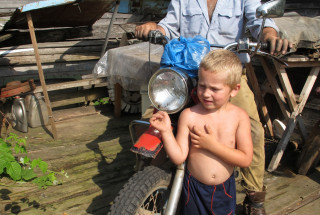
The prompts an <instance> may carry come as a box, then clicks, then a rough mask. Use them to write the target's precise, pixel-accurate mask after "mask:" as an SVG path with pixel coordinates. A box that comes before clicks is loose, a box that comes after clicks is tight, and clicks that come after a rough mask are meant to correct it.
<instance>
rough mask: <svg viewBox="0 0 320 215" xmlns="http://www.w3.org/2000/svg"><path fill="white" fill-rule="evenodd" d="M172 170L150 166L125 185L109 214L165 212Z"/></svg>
mask: <svg viewBox="0 0 320 215" xmlns="http://www.w3.org/2000/svg"><path fill="white" fill-rule="evenodd" d="M170 181H171V172H168V171H165V170H163V169H160V168H158V167H155V166H148V167H146V168H145V169H144V170H142V171H139V172H138V173H136V174H134V175H133V176H132V177H131V178H130V179H129V181H128V183H127V184H125V185H124V187H123V189H122V190H121V191H120V193H119V195H118V196H117V197H116V199H115V201H114V204H113V205H112V206H111V209H110V212H109V215H119V214H126V215H138V214H139V215H148V214H164V211H165V208H166V205H167V201H168V198H169V194H170V190H169V186H170Z"/></svg>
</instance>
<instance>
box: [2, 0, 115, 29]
mask: <svg viewBox="0 0 320 215" xmlns="http://www.w3.org/2000/svg"><path fill="white" fill-rule="evenodd" d="M115 1H116V0H46V1H39V2H33V3H30V4H26V5H24V6H22V7H21V8H18V9H17V10H16V11H15V12H14V14H13V15H12V17H11V19H10V20H9V21H8V22H7V23H6V24H5V26H4V28H3V30H6V29H27V28H28V25H27V19H26V14H25V12H27V11H29V12H30V13H31V15H32V20H33V25H34V27H35V28H50V27H76V26H91V25H93V24H94V23H95V22H96V21H97V20H98V19H100V18H101V16H102V15H103V14H104V13H106V12H107V11H109V10H111V8H112V7H113V5H114V2H115Z"/></svg>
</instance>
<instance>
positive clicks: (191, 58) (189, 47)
mask: <svg viewBox="0 0 320 215" xmlns="http://www.w3.org/2000/svg"><path fill="white" fill-rule="evenodd" d="M209 51H210V43H209V41H208V40H206V39H205V38H203V37H201V36H196V37H194V38H185V37H182V36H181V37H180V38H179V39H173V40H171V41H170V42H169V43H168V44H167V45H166V46H165V48H164V52H163V54H162V57H161V62H160V67H161V68H167V67H172V68H175V67H176V68H178V69H183V70H185V71H186V72H187V73H188V75H189V76H190V77H191V78H193V77H196V76H197V75H198V68H199V65H200V62H201V60H202V58H203V57H204V56H205V55H206V54H207V53H208V52H209Z"/></svg>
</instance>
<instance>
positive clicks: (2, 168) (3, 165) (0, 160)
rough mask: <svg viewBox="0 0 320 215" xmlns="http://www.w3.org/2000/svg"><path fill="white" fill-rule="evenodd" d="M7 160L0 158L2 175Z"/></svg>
mask: <svg viewBox="0 0 320 215" xmlns="http://www.w3.org/2000/svg"><path fill="white" fill-rule="evenodd" d="M7 162H8V161H7V160H5V159H3V158H0V175H1V174H2V173H3V171H4V168H6V166H7Z"/></svg>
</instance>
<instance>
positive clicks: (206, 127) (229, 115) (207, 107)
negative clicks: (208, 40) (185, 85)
mask: <svg viewBox="0 0 320 215" xmlns="http://www.w3.org/2000/svg"><path fill="white" fill-rule="evenodd" d="M241 73H242V65H241V62H240V60H239V59H238V57H237V56H236V55H235V54H234V53H232V52H230V51H227V50H215V51H211V52H210V53H208V54H207V55H206V56H205V57H204V58H203V60H202V62H201V63H200V67H199V72H198V76H199V81H198V89H197V95H198V97H199V100H200V103H199V104H197V105H195V106H193V107H191V108H187V109H185V110H184V111H183V112H182V113H181V115H180V118H179V122H178V131H177V135H176V137H174V134H173V133H172V130H171V121H170V118H169V116H168V114H167V113H166V112H162V111H159V112H157V113H156V114H154V115H153V116H152V117H151V118H150V123H151V125H152V126H154V127H155V128H156V129H158V130H159V131H160V132H161V135H162V139H163V143H164V147H165V150H166V152H167V154H168V156H169V158H170V159H171V161H172V162H173V163H174V164H176V165H178V164H181V163H183V162H184V161H186V160H187V170H186V173H185V177H184V185H183V191H182V194H181V198H182V199H181V200H182V201H181V202H182V208H181V211H182V214H193V215H195V214H201V215H203V214H216V215H220V214H234V213H235V208H236V196H235V195H236V190H235V180H234V175H233V168H234V167H235V166H239V167H248V166H250V163H251V160H252V156H253V146H252V140H251V131H250V120H249V117H248V115H247V113H246V112H245V111H244V110H242V109H241V108H239V107H237V106H235V105H233V104H231V103H230V102H229V99H230V98H231V97H234V96H235V95H236V94H237V93H238V91H239V89H240V79H241Z"/></svg>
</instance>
